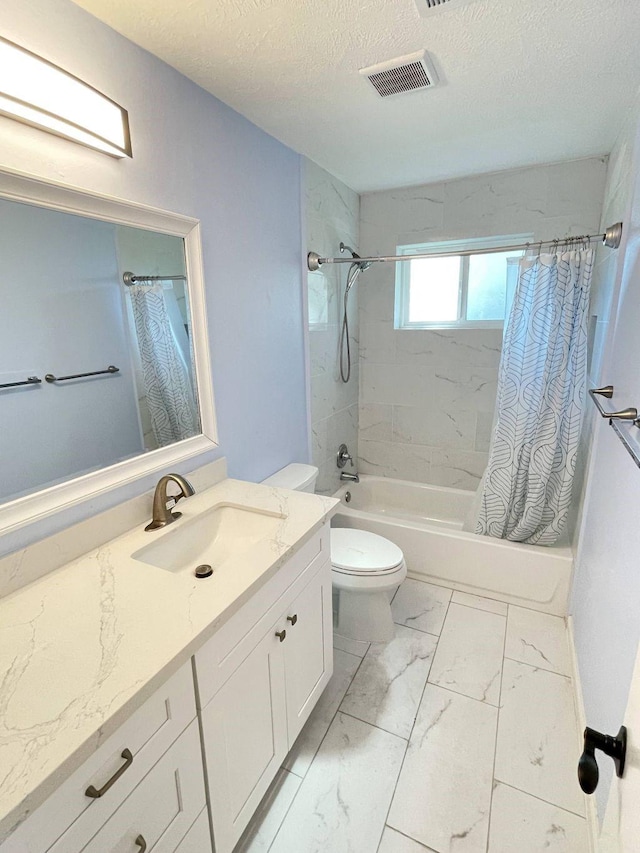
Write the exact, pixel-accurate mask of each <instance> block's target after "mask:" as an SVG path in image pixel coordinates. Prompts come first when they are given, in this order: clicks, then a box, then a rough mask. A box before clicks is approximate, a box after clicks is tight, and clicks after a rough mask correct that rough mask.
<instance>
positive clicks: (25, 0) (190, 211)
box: [0, 0, 307, 554]
mask: <svg viewBox="0 0 640 853" xmlns="http://www.w3.org/2000/svg"><path fill="white" fill-rule="evenodd" d="M2 35H3V36H4V37H6V38H9V39H11V40H13V41H15V42H17V43H19V44H21V45H23V46H24V47H26V48H28V49H30V50H32V51H34V52H35V53H38V54H40V55H41V56H44V57H46V58H47V59H49V60H51V61H52V62H54V63H56V64H59V65H61V66H62V67H64V68H66V69H67V70H68V71H70V72H71V73H73V74H76V75H77V76H79V77H81V78H82V79H84V80H86V81H87V82H88V83H90V84H92V85H93V86H95V87H96V88H97V89H99V90H100V91H102V92H104V93H105V94H107V95H108V96H109V97H111V98H113V99H114V100H116V101H117V102H118V103H120V104H122V105H123V106H125V107H126V109H127V110H128V111H129V118H130V122H131V135H132V143H133V154H134V156H133V160H120V161H117V160H114V159H112V158H109V157H106V156H104V155H102V154H100V153H98V152H93V151H90V150H88V149H85V148H83V147H81V146H79V145H75V144H73V143H71V142H68V141H65V140H62V139H58V138H56V137H53V136H51V135H49V134H45V133H43V132H41V131H38V130H35V129H33V128H29V127H26V126H22V125H20V124H18V123H16V122H13V121H11V120H10V119H6V118H3V117H0V168H10V169H17V170H20V171H24V172H28V173H30V174H34V175H36V176H38V177H42V178H44V179H52V180H56V181H60V182H63V183H67V184H72V185H75V186H78V187H81V188H83V189H88V190H92V191H94V192H99V193H105V194H109V195H113V196H118V197H120V198H124V199H127V200H133V201H136V202H141V203H144V204H150V205H153V206H156V207H161V208H164V209H167V210H172V211H176V212H178V213H183V214H187V215H190V216H193V217H196V218H198V219H199V220H200V221H201V228H202V243H203V251H204V271H205V279H206V284H207V304H208V320H209V330H210V342H211V351H212V368H213V377H214V391H215V396H216V407H217V415H218V428H219V438H220V448H219V453H218V454H207V455H205V456H203V457H201V459H200V460H199V461H198V464H200V463H204V462H206V461H210V460H211V459H212V458H214V456H216V455H220V454H224V455H225V456H226V457H227V459H228V464H229V473H230V475H231V476H235V477H240V478H246V479H254V480H259V479H262V478H263V477H265V476H267V475H268V474H270V473H271V472H273V471H274V470H276V469H277V468H279V467H281V466H283V465H285V464H286V463H288V462H290V461H294V460H298V461H305V460H306V459H307V414H306V397H305V374H304V345H303V336H304V328H303V311H302V265H301V257H302V246H301V210H300V208H301V204H300V157H299V156H298V155H297V154H296V153H294V152H293V151H291V150H290V149H289V148H286V147H285V146H284V145H282V144H280V143H279V142H277V141H276V140H275V139H273V138H272V137H270V136H268V135H267V134H265V133H263V132H262V131H261V130H259V129H258V128H257V127H255V126H254V125H252V124H251V123H250V122H248V121H247V120H246V119H244V118H242V117H241V116H240V115H238V114H237V113H236V112H234V111H233V110H231V109H230V108H229V107H227V106H225V105H224V104H222V103H221V102H219V101H218V100H216V99H215V98H214V97H212V96H211V95H209V94H208V93H207V92H205V91H204V90H202V89H201V88H199V87H198V86H196V85H195V84H194V83H192V82H191V81H189V80H187V79H186V78H185V77H183V76H182V75H180V74H178V73H177V72H176V71H174V70H173V69H171V68H169V67H168V66H167V65H165V64H164V63H162V62H160V61H159V60H158V59H156V58H155V57H153V56H151V55H150V54H148V53H147V52H146V51H144V50H142V49H140V48H138V47H137V46H135V45H134V44H132V43H131V42H129V41H128V40H126V39H124V38H123V37H122V36H120V35H118V34H117V33H116V32H115V31H113V30H112V29H110V28H109V27H107V26H105V25H104V24H102V23H100V22H99V21H98V20H97V19H95V18H93V17H92V16H91V15H89V14H87V13H86V12H84V11H83V10H81V9H80V8H78V7H77V6H75V5H74V4H73V3H71V2H68V0H3V4H2ZM194 466H195V463H194ZM194 466H193V467H194ZM185 470H186V468H185ZM151 479H155V478H148V479H147V480H145V481H139V482H137V483H136V484H134V485H133V486H129V487H127V488H124V489H120V490H118V491H117V492H115V493H110V494H109V495H106V496H102V497H101V498H100V499H96V500H94V501H92V502H91V503H87V504H84V505H82V506H81V507H76V508H74V509H73V510H69V511H65V512H61V513H60V514H58V515H56V516H55V517H51V518H49V519H47V520H46V521H45V522H43V523H40V524H38V525H33V526H31V527H29V528H24V529H22V530H21V531H19V532H18V533H17V534H13V535H10V536H5V537H4V538H3V540H2V541H1V542H0V554H3V553H8V552H10V551H12V550H15V549H16V548H19V547H21V546H22V545H23V544H25V543H26V542H28V541H31V540H33V539H35V538H40V537H41V536H44V535H47V534H48V533H51V532H54V531H55V530H58V529H60V528H62V527H63V526H66V525H67V524H69V523H72V522H74V521H77V520H80V519H81V518H84V517H87V516H88V515H91V514H94V513H96V512H99V511H101V510H103V509H106V508H108V507H109V506H111V505H113V504H115V503H117V502H119V501H120V500H123V499H125V498H126V497H131V496H133V495H135V494H139V493H141V492H142V491H145V490H146V489H148V488H149V487H150V486H151V485H152V482H150V480H151ZM0 513H1V510H0Z"/></svg>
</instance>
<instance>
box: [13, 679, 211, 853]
mask: <svg viewBox="0 0 640 853" xmlns="http://www.w3.org/2000/svg"><path fill="white" fill-rule="evenodd" d="M195 715H196V708H195V695H194V686H193V673H192V669H191V665H190V663H187V664H185V665H184V666H183V667H181V669H180V670H178V672H177V673H176V674H175V675H174V676H172V677H171V678H170V679H169V680H168V681H167V682H166V683H165V684H163V686H162V687H161V688H160V689H159V690H158V691H157V692H156V693H154V694H153V696H151V698H150V699H148V700H147V701H146V702H145V703H144V705H142V707H140V708H138V710H137V711H135V712H134V713H133V714H132V715H131V717H129V719H128V720H127V721H126V722H125V723H123V725H122V726H121V727H120V728H119V729H118V730H117V731H116V732H114V734H112V735H111V736H110V737H109V738H108V739H107V740H106V741H105V742H104V743H103V744H102V746H100V747H99V748H98V749H97V750H96V752H95V753H94V754H93V755H92V756H91V757H90V758H89V759H88V760H87V761H86V762H85V763H84V764H83V765H82V766H81V767H80V768H79V769H78V770H76V771H75V772H74V773H73V774H72V775H71V776H70V777H69V779H67V780H65V781H64V782H63V783H62V785H61V786H60V787H59V788H57V789H56V790H55V791H54V792H53V794H52V795H51V796H50V797H49V798H48V799H47V800H46V801H45V802H44V803H43V804H42V806H40V808H38V809H37V810H36V811H35V812H34V813H33V815H31V817H30V818H29V819H28V820H27V821H26V822H25V823H24V824H23V825H22V826H21V827H19V828H18V829H17V830H16V831H15V832H14V833H13V834H12V835H10V836H9V838H8V839H7V840H6V842H5V843H4V844H3V845H2V848H1V853H14V851H20V853H43V851H46V850H49V848H50V847H51V845H52V844H53V843H54V842H55V841H56V839H58V838H60V836H61V835H62V833H64V832H65V830H67V829H68V828H69V827H71V826H72V824H73V838H74V839H76V846H77V849H82V844H85V843H86V842H87V840H88V839H89V838H91V837H92V836H93V835H94V834H95V833H96V832H97V831H98V829H100V827H101V826H102V825H103V824H104V823H105V822H106V821H107V820H108V819H109V818H110V817H111V815H112V814H113V813H114V812H115V811H116V809H117V808H118V806H120V805H121V803H122V802H123V801H124V800H125V799H126V798H127V797H128V796H129V794H130V793H131V792H132V791H133V789H134V788H135V787H136V785H137V784H138V783H139V782H140V780H141V779H142V778H143V777H144V776H145V775H146V774H147V773H148V772H149V770H150V769H151V768H152V767H153V765H154V764H155V763H156V762H157V760H158V759H159V758H160V756H161V755H162V754H163V753H164V752H165V751H166V750H167V748H168V747H169V746H170V745H171V744H172V743H173V742H174V741H175V740H176V738H177V737H178V736H179V735H180V733H181V732H182V731H184V729H185V728H186V727H187V726H188V725H189V723H190V722H191V721H192V720H193V719H194V718H195ZM125 750H129V753H130V754H131V759H127V758H123V757H122V756H123V752H124V751H125ZM125 765H126V769H124V770H122V768H124V767H125ZM121 770H122V774H121V775H119V776H118V772H119V771H121ZM114 776H118V778H116V780H115V781H114V782H113V784H112V785H111V786H110V787H108V790H106V791H105V792H104V794H103V795H102V796H101V797H97V798H92V797H89V796H87V794H86V793H85V792H86V790H87V789H88V788H89V786H91V785H93V786H94V788H96V789H98V790H100V789H104V788H105V786H107V784H108V782H109V780H111V779H113V778H114ZM53 849H55V850H58V847H57V846H56V847H54V848H53ZM59 849H60V850H64V851H65V853H70V850H71V849H73V848H71V847H66V848H65V847H64V845H63V847H61V848H59ZM131 853H137V851H136V849H135V847H134V848H133V850H132V851H131Z"/></svg>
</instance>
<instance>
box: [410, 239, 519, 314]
mask: <svg viewBox="0 0 640 853" xmlns="http://www.w3.org/2000/svg"><path fill="white" fill-rule="evenodd" d="M532 237H533V235H531V234H512V235H511V236H505V237H487V238H469V239H468V240H449V241H445V242H441V243H437V242H434V243H421V244H414V245H405V246H398V254H399V255H404V256H405V257H407V256H408V257H410V256H411V255H413V254H416V255H419V254H426V253H431V252H432V253H433V255H434V257H433V258H416V259H415V260H410V261H407V262H405V263H402V262H400V263H398V264H397V265H396V296H395V328H396V329H403V328H407V329H411V328H413V329H420V328H429V327H435V328H445V329H446V328H452V327H456V326H462V327H464V326H470V327H474V326H475V327H483V326H484V327H490V328H496V327H498V328H499V327H501V326H502V324H503V322H504V320H505V317H506V316H507V314H508V311H509V308H510V305H511V303H512V301H513V294H514V291H515V285H516V283H517V278H518V263H519V260H520V258H521V257H522V250H520V249H517V250H516V251H513V250H512V251H507V250H504V251H503V250H502V247H503V246H513V245H521V244H524V243H527V242H530V241H531V239H532ZM456 250H457V251H459V252H470V254H460V255H457V254H451V255H449V256H448V257H435V255H437V254H439V253H444V252H447V253H448V252H456Z"/></svg>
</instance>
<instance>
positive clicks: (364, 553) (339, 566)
mask: <svg viewBox="0 0 640 853" xmlns="http://www.w3.org/2000/svg"><path fill="white" fill-rule="evenodd" d="M331 565H332V567H333V571H334V572H336V573H337V574H341V575H352V576H355V577H362V578H365V577H380V576H383V575H392V574H395V573H397V572H398V570H401V569H402V568H404V555H403V553H402V551H401V550H400V548H398V546H397V545H395V544H394V543H393V542H390V541H389V540H388V539H385V538H384V537H383V536H378V534H376V533H370V532H369V531H368V530H354V529H353V528H351V527H332V528H331Z"/></svg>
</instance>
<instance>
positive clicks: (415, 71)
mask: <svg viewBox="0 0 640 853" xmlns="http://www.w3.org/2000/svg"><path fill="white" fill-rule="evenodd" d="M430 2H435V0H430ZM441 2H446V0H441ZM360 74H362V76H363V77H367V78H368V80H369V82H370V83H371V85H372V86H373V88H374V89H375V90H376V92H377V93H378V94H379V95H380V97H381V98H388V97H389V95H399V94H400V93H401V92H412V91H414V90H415V89H428V88H429V87H431V86H435V84H436V83H437V82H438V76H437V74H436V72H435V69H434V67H433V65H432V64H431V62H430V61H429V59H428V57H427V52H426V51H425V50H419V51H418V52H417V53H411V54H409V55H408V56H398V57H397V58H396V59H390V60H389V61H388V62H380V63H379V64H378V65H370V66H369V67H368V68H361V69H360Z"/></svg>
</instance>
